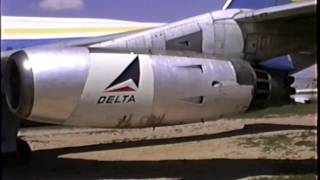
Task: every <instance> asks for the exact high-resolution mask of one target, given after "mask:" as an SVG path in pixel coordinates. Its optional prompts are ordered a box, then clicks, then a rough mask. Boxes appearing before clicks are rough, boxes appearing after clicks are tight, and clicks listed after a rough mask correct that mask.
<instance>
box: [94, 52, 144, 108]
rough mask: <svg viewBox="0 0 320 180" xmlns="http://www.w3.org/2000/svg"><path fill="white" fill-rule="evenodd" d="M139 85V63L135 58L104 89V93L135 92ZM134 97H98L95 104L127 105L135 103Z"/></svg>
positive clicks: (137, 58)
mask: <svg viewBox="0 0 320 180" xmlns="http://www.w3.org/2000/svg"><path fill="white" fill-rule="evenodd" d="M139 83H140V62H139V57H138V56H137V57H136V58H135V59H134V60H133V61H132V62H131V63H130V64H129V65H128V66H127V67H126V68H125V69H124V70H123V71H122V72H121V74H120V75H119V76H118V77H117V78H116V79H115V80H114V81H113V82H112V83H111V84H110V85H109V86H107V87H106V88H105V89H104V92H106V93H121V92H122V93H128V92H136V91H137V90H138V88H139ZM135 102H136V99H135V96H134V95H110V96H100V98H99V99H98V102H97V104H102V103H106V104H127V103H135Z"/></svg>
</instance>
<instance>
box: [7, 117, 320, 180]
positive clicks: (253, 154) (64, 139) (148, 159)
mask: <svg viewBox="0 0 320 180" xmlns="http://www.w3.org/2000/svg"><path fill="white" fill-rule="evenodd" d="M316 134H317V130H316V115H305V116H293V117H273V118H260V119H222V120H217V121H213V122H205V123H198V124H189V125H181V126H172V127H159V128H155V129H153V128H145V129H89V128H71V127H61V126H57V127H52V126H51V127H41V128H40V127H37V128H26V129H22V130H21V131H20V133H19V135H20V136H21V137H22V138H23V139H25V140H26V141H27V142H28V143H29V145H30V146H31V148H32V150H33V156H34V157H33V161H32V162H31V163H30V164H29V165H28V166H22V167H11V166H9V167H4V168H3V173H4V175H3V176H2V177H3V179H161V178H163V179H239V178H247V177H256V176H262V175H263V176H266V175H268V176H269V175H271V176H272V175H283V174H285V175H305V174H307V176H306V177H311V178H314V177H315V176H313V175H311V176H310V175H309V174H316V162H317V154H316V152H317V147H316V143H317V139H316V136H317V135H316Z"/></svg>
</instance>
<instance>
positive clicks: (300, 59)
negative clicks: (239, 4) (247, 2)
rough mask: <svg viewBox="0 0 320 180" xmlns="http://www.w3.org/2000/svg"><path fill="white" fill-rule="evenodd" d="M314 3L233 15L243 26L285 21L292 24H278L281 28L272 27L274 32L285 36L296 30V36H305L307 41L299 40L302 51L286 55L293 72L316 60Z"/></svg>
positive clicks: (287, 5) (308, 2) (305, 2)
mask: <svg viewBox="0 0 320 180" xmlns="http://www.w3.org/2000/svg"><path fill="white" fill-rule="evenodd" d="M316 5H317V2H316V1H304V2H298V3H290V4H286V5H282V6H274V7H268V8H262V9H257V10H255V11H248V12H245V13H241V14H239V15H237V16H236V17H235V20H236V21H237V22H239V23H240V24H242V25H243V26H246V25H248V27H249V28H250V24H270V25H273V24H279V23H283V24H285V23H287V24H291V25H292V26H286V25H283V26H280V27H281V28H279V29H274V33H278V34H279V35H280V36H286V33H290V32H291V33H292V32H294V31H296V32H299V33H298V34H297V36H300V37H307V38H308V39H309V41H308V42H309V43H304V44H303V42H301V44H303V46H304V47H305V49H304V50H303V51H301V52H297V53H295V54H290V55H288V58H289V61H291V63H292V64H293V65H294V70H293V71H291V73H295V72H298V71H301V70H303V69H305V68H308V67H310V66H311V65H313V64H314V63H315V62H316V55H315V54H316V49H317V48H316V46H317V43H316V39H317V38H316V36H317V27H316V24H317V23H316V9H317V8H316ZM249 28H248V29H249ZM249 33H250V32H249ZM281 34H282V35H281ZM253 36H254V35H253Z"/></svg>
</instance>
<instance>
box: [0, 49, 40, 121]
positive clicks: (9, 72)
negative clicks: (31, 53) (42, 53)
mask: <svg viewBox="0 0 320 180" xmlns="http://www.w3.org/2000/svg"><path fill="white" fill-rule="evenodd" d="M28 61H29V59H28V56H27V54H26V53H25V52H24V51H19V52H16V53H14V54H13V55H11V56H10V57H9V58H8V61H7V63H6V67H5V77H4V81H5V82H4V83H5V94H6V101H7V104H8V106H9V109H10V110H11V112H13V113H14V114H16V115H17V116H18V117H21V118H28V117H29V116H30V114H31V111H32V106H33V101H34V80H33V72H32V68H31V67H26V64H27V63H28Z"/></svg>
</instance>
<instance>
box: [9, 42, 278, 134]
mask: <svg viewBox="0 0 320 180" xmlns="http://www.w3.org/2000/svg"><path fill="white" fill-rule="evenodd" d="M256 71H257V70H255V69H254V68H252V66H251V65H249V64H248V63H247V62H245V61H242V60H237V61H229V60H222V59H213V58H193V57H175V56H162V55H144V54H133V53H131V54H129V53H110V52H106V51H105V50H103V49H88V48H67V49H29V50H25V51H20V52H17V53H15V54H14V55H12V56H11V57H10V58H9V60H8V62H7V65H6V72H5V85H6V99H7V101H8V104H9V108H10V109H11V111H12V112H14V113H15V114H17V115H18V116H20V117H22V118H25V119H29V120H34V121H40V122H49V123H55V124H68V125H76V126H91V127H117V128H119V127H126V128H132V127H148V126H162V125H172V124H185V123H192V122H198V121H208V120H213V119H216V118H219V117H222V116H227V115H231V114H236V113H240V112H244V111H246V110H248V109H249V107H250V105H252V104H254V105H256V104H259V103H260V104H261V102H262V101H265V102H266V101H267V100H268V98H269V97H271V96H272V94H271V93H272V91H271V89H272V84H274V83H272V81H275V80H274V79H272V78H270V77H271V76H270V75H267V76H266V77H267V79H263V80H261V82H268V83H267V84H266V85H260V86H259V87H258V85H257V82H258V81H257V80H258V79H259V78H258V77H257V72H256ZM260 79H261V78H260ZM281 81H282V80H281ZM261 87H262V88H265V89H264V90H266V91H268V92H269V94H267V95H265V96H263V98H262V99H261V97H260V96H261V92H265V91H264V90H263V91H261ZM259 88H260V89H259ZM259 93H260V96H259V97H260V99H259V97H257V94H258V95H259ZM276 94H277V93H276ZM273 96H275V95H273Z"/></svg>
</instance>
